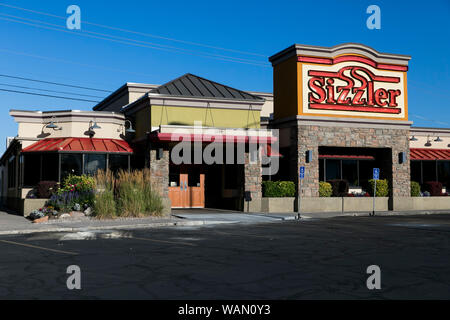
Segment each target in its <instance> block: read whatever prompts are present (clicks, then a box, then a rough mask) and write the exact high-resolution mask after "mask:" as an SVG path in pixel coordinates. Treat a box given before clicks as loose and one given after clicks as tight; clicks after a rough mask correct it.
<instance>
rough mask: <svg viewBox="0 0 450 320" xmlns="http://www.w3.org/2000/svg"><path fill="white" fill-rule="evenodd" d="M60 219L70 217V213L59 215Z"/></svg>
mask: <svg viewBox="0 0 450 320" xmlns="http://www.w3.org/2000/svg"><path fill="white" fill-rule="evenodd" d="M59 218H60V219H67V218H70V214H68V213H63V214H62V215H60V216H59Z"/></svg>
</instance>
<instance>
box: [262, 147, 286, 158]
mask: <svg viewBox="0 0 450 320" xmlns="http://www.w3.org/2000/svg"><path fill="white" fill-rule="evenodd" d="M266 150H267V152H266ZM262 153H263V155H265V156H267V157H282V155H281V153H279V152H276V151H275V150H273V149H272V146H271V145H270V144H268V145H267V148H266V146H264V147H262Z"/></svg>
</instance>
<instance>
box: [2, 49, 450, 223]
mask: <svg viewBox="0 0 450 320" xmlns="http://www.w3.org/2000/svg"><path fill="white" fill-rule="evenodd" d="M409 60H410V57H409V56H405V55H398V54H386V53H380V52H377V51H376V50H374V49H372V48H370V47H367V46H365V45H361V44H353V43H348V44H342V45H338V46H335V47H330V48H328V47H317V46H307V45H293V46H291V47H289V48H287V49H285V50H283V51H281V52H279V53H277V54H275V55H273V56H272V57H270V58H269V61H270V62H271V63H272V65H273V75H274V78H273V79H274V80H273V82H274V91H273V94H271V93H262V92H248V91H243V90H239V89H235V88H231V87H229V86H226V85H223V84H220V83H217V82H214V81H212V80H208V79H205V78H202V77H199V76H195V75H193V74H185V75H183V76H181V77H179V78H177V79H174V80H172V81H169V82H168V83H166V84H163V85H151V84H138V83H126V84H125V85H123V86H122V87H120V88H119V89H117V90H116V91H115V92H113V93H112V94H111V95H110V96H108V97H107V98H105V99H104V100H103V101H102V102H100V103H99V104H98V105H96V106H95V107H94V110H93V111H55V112H31V111H18V110H11V112H10V114H11V116H13V117H14V119H15V121H16V122H18V124H19V130H18V135H17V137H15V138H14V139H12V141H11V142H10V143H9V146H8V148H7V150H6V152H5V154H4V155H3V156H2V158H1V165H2V171H1V174H2V184H1V195H2V199H3V203H8V204H9V205H10V206H12V207H16V208H17V207H20V206H21V205H20V203H22V202H23V201H25V200H24V199H26V195H27V193H28V192H29V191H30V190H31V188H32V187H33V185H34V184H36V183H37V182H38V181H42V180H49V179H50V180H55V181H61V179H62V178H63V177H64V176H65V175H67V174H68V173H76V174H81V173H85V174H91V173H92V172H95V170H97V169H106V168H110V169H113V170H117V169H119V168H122V169H127V168H142V167H149V168H150V170H151V175H152V180H153V181H154V182H155V185H156V188H157V191H158V192H159V193H160V194H161V195H162V197H163V198H164V199H165V203H166V206H167V207H168V208H203V207H207V208H220V209H232V210H243V211H251V212H255V211H280V212H281V211H288V212H289V211H291V212H292V211H294V210H297V209H298V208H297V204H298V195H300V196H301V210H302V211H310V212H316V211H341V210H342V211H351V210H352V209H355V210H356V211H358V210H366V207H365V206H364V205H363V201H364V200H367V199H356V200H352V199H344V198H342V199H337V198H328V199H324V198H319V182H320V181H329V180H333V179H343V180H347V181H348V182H349V184H350V190H349V192H350V193H353V194H358V193H363V192H364V191H365V188H366V186H367V182H368V180H369V179H371V178H372V169H373V168H380V171H381V177H380V178H381V179H387V180H388V182H389V190H390V191H389V196H388V197H387V198H386V199H377V201H378V202H380V204H381V206H380V207H379V208H381V209H384V210H425V209H429V210H437V209H449V208H450V203H449V199H450V197H448V198H445V197H444V196H442V197H433V201H428V200H430V199H431V198H430V199H425V197H420V199H412V198H411V181H416V182H418V183H420V184H421V185H423V184H424V183H426V182H428V181H439V182H441V183H442V185H443V195H444V194H445V192H447V190H450V129H440V128H416V127H411V125H412V122H411V121H409V118H408V97H407V93H408V91H407V72H408V68H409V66H408V65H409ZM185 147H186V148H185ZM197 156H198V157H197ZM180 159H181V161H180ZM300 167H304V168H305V176H304V179H302V181H300V178H299V174H298V172H299V170H300ZM263 180H287V181H293V182H294V183H295V185H296V189H297V198H295V199H294V198H292V199H283V200H282V201H279V202H278V204H277V205H276V206H271V205H270V203H269V201H270V199H265V198H264V197H263V194H262V187H261V184H262V181H263ZM300 186H301V187H300ZM350 200H351V201H353V202H352V203H350V202H349V201H350ZM274 201H275V200H274ZM358 201H359V202H358ZM383 201H384V202H383ZM366 202H367V201H366ZM378 202H377V203H378ZM274 203H275V202H274ZM345 206H347V207H346V208H345V209H344V207H345ZM23 207H24V206H23V205H22V208H23ZM381 209H380V210H381ZM25 214H26V213H25Z"/></svg>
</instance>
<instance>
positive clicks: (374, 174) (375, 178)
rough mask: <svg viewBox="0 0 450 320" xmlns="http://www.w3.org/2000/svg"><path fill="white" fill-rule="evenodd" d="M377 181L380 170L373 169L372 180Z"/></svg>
mask: <svg viewBox="0 0 450 320" xmlns="http://www.w3.org/2000/svg"><path fill="white" fill-rule="evenodd" d="M379 179H380V169H379V168H373V180H379Z"/></svg>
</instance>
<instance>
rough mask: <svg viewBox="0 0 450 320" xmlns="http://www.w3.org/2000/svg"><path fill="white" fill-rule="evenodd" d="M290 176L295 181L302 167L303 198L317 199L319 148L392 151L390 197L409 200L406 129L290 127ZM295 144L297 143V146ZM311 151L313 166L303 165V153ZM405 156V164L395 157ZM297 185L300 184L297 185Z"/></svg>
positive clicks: (304, 162) (407, 132)
mask: <svg viewBox="0 0 450 320" xmlns="http://www.w3.org/2000/svg"><path fill="white" fill-rule="evenodd" d="M290 138H291V146H292V147H291V164H290V166H291V168H290V170H291V173H295V176H297V178H298V174H297V173H298V172H299V167H300V166H305V179H304V180H303V184H302V191H303V192H302V196H303V197H318V196H319V146H331V147H360V148H391V149H392V155H391V157H392V181H391V185H392V196H393V197H394V198H395V197H409V196H410V160H409V130H408V129H386V128H383V129H377V128H366V127H332V126H319V125H302V124H300V125H298V126H297V127H295V126H294V127H291V137H290ZM297 141H298V143H297ZM307 150H312V152H313V155H312V162H311V163H306V157H305V154H306V151H307ZM400 152H406V154H407V158H406V162H405V163H403V164H399V159H398V154H399V153H400ZM298 183H300V181H298Z"/></svg>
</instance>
